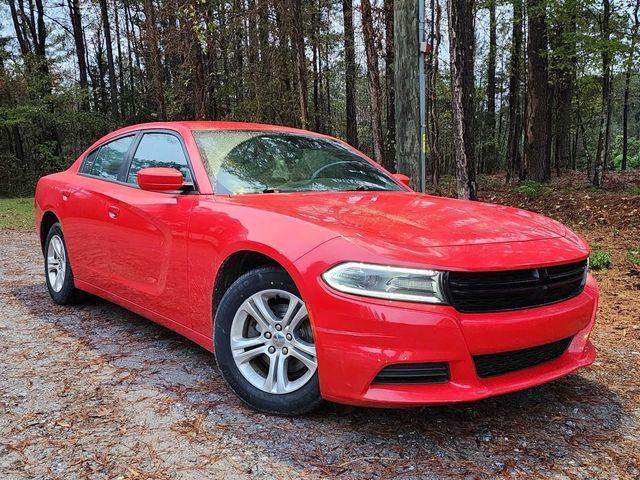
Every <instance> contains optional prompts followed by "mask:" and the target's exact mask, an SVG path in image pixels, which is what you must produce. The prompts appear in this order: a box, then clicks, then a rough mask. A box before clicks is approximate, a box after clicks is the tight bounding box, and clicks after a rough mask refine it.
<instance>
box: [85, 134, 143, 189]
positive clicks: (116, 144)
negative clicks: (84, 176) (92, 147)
mask: <svg viewBox="0 0 640 480" xmlns="http://www.w3.org/2000/svg"><path fill="white" fill-rule="evenodd" d="M133 138H134V136H133V135H130V136H128V137H122V138H119V139H117V140H113V141H111V142H109V143H105V144H104V145H102V147H100V150H98V154H97V156H96V158H95V160H94V161H93V164H92V165H91V171H90V172H89V173H90V175H93V176H96V177H99V178H104V179H105V180H117V179H118V172H119V171H120V167H121V166H122V163H123V162H124V159H125V157H126V156H127V151H129V147H130V146H131V142H133Z"/></svg>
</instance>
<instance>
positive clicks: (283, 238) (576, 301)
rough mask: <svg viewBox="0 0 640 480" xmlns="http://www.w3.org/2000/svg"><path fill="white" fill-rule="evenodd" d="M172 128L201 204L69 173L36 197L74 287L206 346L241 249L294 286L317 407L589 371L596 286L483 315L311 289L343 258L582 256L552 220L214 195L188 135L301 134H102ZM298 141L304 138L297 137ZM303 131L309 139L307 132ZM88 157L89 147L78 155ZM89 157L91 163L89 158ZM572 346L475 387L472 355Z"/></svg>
mask: <svg viewBox="0 0 640 480" xmlns="http://www.w3.org/2000/svg"><path fill="white" fill-rule="evenodd" d="M143 129H169V130H173V131H175V132H177V133H178V134H179V135H180V136H181V137H182V139H183V141H184V143H185V146H186V148H187V151H188V154H189V157H190V160H191V164H192V167H193V169H194V176H195V183H196V185H197V186H198V189H199V193H198V194H180V193H175V192H171V193H169V192H154V191H147V190H141V189H138V188H134V187H132V186H128V185H124V184H120V183H117V182H107V181H103V180H99V179H95V178H90V177H87V176H84V175H79V174H78V173H77V171H78V168H79V166H80V163H81V161H82V159H83V157H84V155H82V156H81V157H80V158H79V159H78V160H77V161H76V162H75V163H74V164H73V165H72V166H71V167H70V168H69V169H68V170H67V171H64V172H61V173H57V174H53V175H49V176H47V177H44V178H42V179H41V180H40V182H39V183H38V188H37V192H36V219H37V224H38V229H40V223H41V221H42V218H43V215H44V214H45V212H51V213H53V214H55V215H56V217H57V218H58V219H59V220H60V222H61V224H62V229H63V232H64V235H65V240H66V243H67V248H68V253H69V258H70V261H71V264H72V267H73V270H74V275H75V280H76V285H77V286H78V287H79V288H81V289H83V290H86V291H89V292H92V293H94V294H97V295H99V296H102V297H104V298H106V299H108V300H111V301H113V302H115V303H118V304H120V305H122V306H124V307H126V308H129V309H131V310H133V311H135V312H137V313H139V314H141V315H143V316H145V317H147V318H150V319H152V320H154V321H156V322H158V323H160V324H162V325H165V326H167V327H169V328H171V329H173V330H175V331H177V332H179V333H181V334H182V335H184V336H186V337H188V338H190V339H192V340H193V341H195V342H197V343H198V344H200V345H202V346H203V347H205V348H207V349H209V350H211V349H212V345H213V342H212V323H213V322H212V318H213V317H214V314H215V312H213V309H212V295H213V290H214V285H215V282H216V275H217V273H218V269H219V267H220V265H221V264H222V263H223V262H224V261H225V259H227V258H228V257H229V256H230V255H232V254H234V253H236V252H238V251H242V250H251V251H255V252H259V253H262V254H264V255H267V256H269V257H271V258H272V259H273V260H275V261H276V262H278V263H279V264H280V265H282V266H283V267H284V268H285V269H286V270H287V272H288V273H289V274H290V275H291V277H292V278H293V280H294V281H295V282H296V284H297V286H298V288H299V290H300V293H301V295H302V297H303V299H304V301H305V302H306V304H307V306H308V308H309V311H310V312H311V320H312V324H313V327H314V335H315V339H316V349H317V355H318V365H319V367H318V372H319V377H320V387H321V392H322V395H323V396H324V397H325V398H327V399H330V400H334V401H339V402H344V403H351V404H357V405H375V406H392V405H396V406H398V405H407V406H409V405H424V404H433V403H446V402H461V401H469V400H476V399H480V398H484V397H487V396H491V395H497V394H501V393H506V392H510V391H515V390H520V389H523V388H527V387H531V386H534V385H538V384H540V383H544V382H547V381H550V380H553V379H555V378H558V377H561V376H564V375H566V374H568V373H570V372H571V371H573V370H575V369H577V368H580V367H583V366H586V365H589V364H590V363H592V362H593V360H594V358H595V349H594V347H593V345H592V344H591V343H590V342H589V340H588V337H589V333H590V331H591V329H592V327H593V323H594V321H595V311H596V307H597V302H598V290H597V286H596V283H595V281H594V280H593V279H592V278H591V277H590V278H589V280H588V283H587V286H586V288H585V290H584V292H582V293H581V294H580V295H579V296H577V297H574V298H572V299H570V300H567V301H564V302H561V303H557V304H554V305H549V306H544V307H537V308H532V309H528V310H520V311H514V312H503V313H491V314H462V313H459V312H457V311H456V310H455V309H454V308H453V307H450V306H442V305H427V304H416V303H407V302H400V301H388V300H377V299H372V298H364V297H357V296H353V295H348V294H342V293H339V292H336V291H333V290H331V289H330V288H329V287H327V286H326V285H325V284H324V282H323V281H322V280H321V279H320V274H321V273H322V272H324V271H325V270H326V269H328V268H329V267H331V266H332V265H335V264H337V263H341V262H344V261H361V262H371V263H377V264H388V265H400V266H411V267H419V268H435V269H443V270H457V271H488V270H512V269H518V268H531V267H539V266H549V265H555V264H562V263H569V262H574V261H578V260H583V259H584V258H586V257H587V256H588V246H587V244H586V243H585V242H584V240H582V239H581V238H580V237H579V236H577V235H576V234H575V233H573V232H571V231H570V230H568V229H566V228H565V227H564V226H562V225H561V224H559V223H558V222H555V221H553V220H551V219H549V218H546V217H543V216H540V215H537V214H534V213H531V212H526V211H523V210H517V209H514V208H509V207H504V206H498V205H491V204H486V203H479V202H466V201H460V200H454V199H448V198H439V197H434V196H430V195H424V194H419V193H414V192H411V191H410V190H408V188H407V191H406V192H317V193H311V192H310V193H273V194H251V195H237V196H228V195H215V194H214V192H213V190H212V186H211V182H210V180H209V178H208V176H207V173H206V170H205V168H204V165H203V164H202V160H201V158H200V154H199V152H198V149H197V147H196V144H195V141H194V139H193V136H192V134H191V131H192V130H199V129H235V130H238V129H250V130H270V131H285V132H301V131H300V130H295V129H289V128H284V127H275V126H265V125H255V124H240V123H225V122H169V123H152V124H146V125H136V126H132V127H127V128H125V129H122V130H119V131H117V132H113V133H112V134H110V135H107V136H106V137H104V138H103V139H101V140H100V141H98V142H96V144H94V145H93V146H92V148H93V147H94V146H97V145H99V144H101V143H102V142H104V141H106V140H108V139H110V138H112V137H114V136H117V135H120V134H122V133H124V132H127V131H137V130H143ZM306 133H309V132H306ZM314 135H315V134H314ZM89 150H91V149H89ZM89 150H88V151H89ZM568 336H574V339H573V341H572V343H571V345H570V346H569V349H568V350H567V352H565V353H564V354H563V355H562V356H561V357H559V358H558V359H556V360H553V361H551V362H547V363H545V364H543V365H539V366H537V367H533V368H529V369H525V370H521V371H518V372H514V373H509V374H505V375H501V376H498V377H494V378H491V379H480V378H478V377H477V375H476V373H475V369H474V366H473V362H472V359H471V356H472V355H474V354H483V353H495V352H501V351H508V350H515V349H521V348H526V347H530V346H535V345H540V344H544V343H549V342H552V341H555V340H558V339H561V338H565V337H568ZM402 362H407V363H419V362H449V364H450V370H451V381H450V382H449V383H447V384H438V385H371V381H372V380H373V378H374V377H375V375H376V374H377V373H378V372H379V371H380V369H382V368H383V367H384V366H385V365H388V364H391V363H402Z"/></svg>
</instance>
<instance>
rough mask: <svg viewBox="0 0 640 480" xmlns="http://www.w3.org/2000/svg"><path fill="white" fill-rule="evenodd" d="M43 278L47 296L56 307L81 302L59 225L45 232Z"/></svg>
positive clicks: (81, 293)
mask: <svg viewBox="0 0 640 480" xmlns="http://www.w3.org/2000/svg"><path fill="white" fill-rule="evenodd" d="M44 276H45V279H46V281H47V289H48V290H49V295H51V298H52V299H53V301H54V302H55V303H57V304H58V305H74V304H76V303H78V302H80V301H81V300H82V298H83V292H81V291H80V290H78V289H77V288H76V287H75V284H74V281H73V271H72V270H71V263H69V255H68V254H67V245H66V243H65V242H64V235H63V234H62V228H61V226H60V224H59V223H54V224H53V225H52V226H51V228H50V229H49V231H48V232H47V239H46V240H45V243H44Z"/></svg>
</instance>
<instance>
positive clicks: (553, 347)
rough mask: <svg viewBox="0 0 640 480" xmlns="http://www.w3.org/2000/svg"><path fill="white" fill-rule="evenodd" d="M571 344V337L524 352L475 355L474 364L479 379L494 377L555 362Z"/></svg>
mask: <svg viewBox="0 0 640 480" xmlns="http://www.w3.org/2000/svg"><path fill="white" fill-rule="evenodd" d="M570 343H571V337H569V338H563V339H562V340H558V341H557V342H553V343H547V344H545V345H539V346H537V347H531V348H525V349H523V350H512V351H510V352H501V353H491V354H489V355H475V356H474V357H473V362H474V363H475V365H476V372H477V373H478V376H479V377H482V378H486V377H494V376H496V375H502V374H505V373H510V372H516V371H518V370H523V369H525V368H530V367H535V366H536V365H540V364H541V363H545V362H549V361H551V360H554V359H556V358H558V357H559V356H560V355H562V354H563V353H564V352H565V351H566V350H567V347H568V346H569V344H570Z"/></svg>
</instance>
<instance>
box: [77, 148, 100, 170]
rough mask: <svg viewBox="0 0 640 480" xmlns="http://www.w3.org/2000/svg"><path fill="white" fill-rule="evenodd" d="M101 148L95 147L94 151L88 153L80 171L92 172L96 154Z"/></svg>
mask: <svg viewBox="0 0 640 480" xmlns="http://www.w3.org/2000/svg"><path fill="white" fill-rule="evenodd" d="M98 150H99V149H97V148H96V149H95V150H94V151H93V152H91V153H89V154H87V156H86V157H84V160H83V161H82V166H81V167H80V173H91V167H92V166H93V161H94V160H95V159H96V155H97V154H98Z"/></svg>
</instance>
